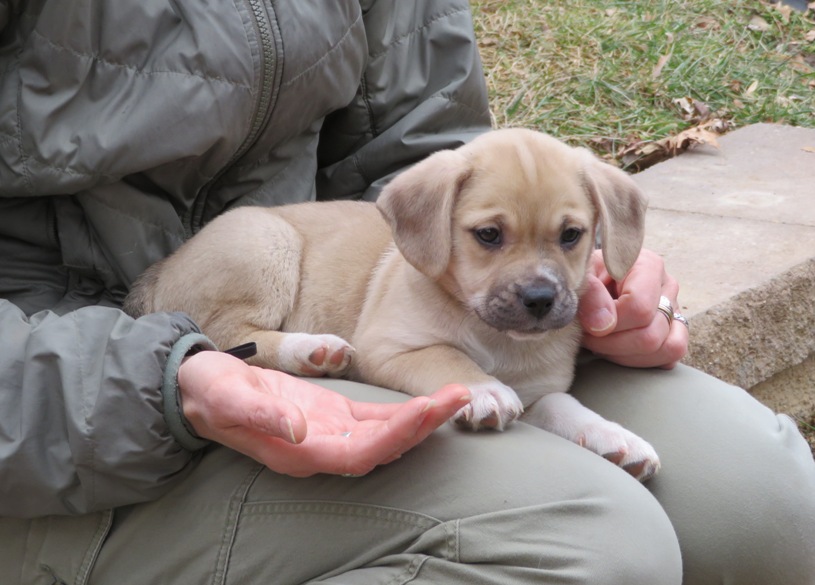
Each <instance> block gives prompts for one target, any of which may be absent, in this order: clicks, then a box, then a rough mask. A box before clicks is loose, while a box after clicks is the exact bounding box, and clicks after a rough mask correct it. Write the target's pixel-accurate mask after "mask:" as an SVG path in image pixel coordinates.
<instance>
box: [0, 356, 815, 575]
mask: <svg viewBox="0 0 815 585" xmlns="http://www.w3.org/2000/svg"><path fill="white" fill-rule="evenodd" d="M325 384H326V385H328V386H330V387H333V388H336V389H338V390H340V391H342V392H344V393H346V394H348V395H350V396H353V397H354V398H358V399H363V400H383V401H384V400H401V399H403V396H402V395H400V394H396V393H392V392H388V391H385V390H381V389H376V388H371V387H366V386H362V385H358V384H351V383H348V382H343V381H329V382H325ZM574 392H575V394H576V395H577V396H578V398H580V400H581V401H583V402H584V403H585V404H586V405H587V406H589V407H591V408H593V409H595V410H597V411H598V412H600V413H601V414H603V415H604V416H606V417H607V418H610V419H613V420H617V421H619V422H620V423H622V424H624V425H625V426H627V427H628V428H630V429H631V430H633V431H635V432H637V433H638V434H641V435H642V436H643V437H644V438H646V439H647V440H649V441H650V442H651V443H652V444H653V445H654V446H655V447H656V449H657V451H658V452H659V453H660V456H661V459H662V464H663V468H662V471H661V472H660V474H659V475H658V476H657V477H656V478H654V479H653V480H652V481H650V482H649V483H648V484H647V485H645V486H643V485H641V484H639V483H638V482H636V481H635V480H633V479H632V478H630V477H629V476H628V475H627V474H626V473H624V472H623V471H621V470H620V469H618V468H617V467H615V466H614V465H612V464H611V463H609V462H607V461H605V460H603V459H602V458H601V457H599V456H597V455H594V454H592V453H590V452H588V451H587V450H585V449H582V448H580V447H578V446H577V445H573V444H571V443H569V442H567V441H564V440H562V439H560V438H557V437H555V436H553V435H550V434H548V433H546V432H543V431H541V430H539V429H536V428H533V427H531V426H529V425H525V424H516V425H514V426H513V427H511V428H510V429H509V430H507V431H506V432H504V433H494V432H485V433H478V434H469V433H465V432H461V431H458V430H456V429H455V428H452V426H451V425H447V426H445V428H443V429H441V430H439V431H438V432H437V433H435V434H434V435H433V436H432V437H431V438H430V439H428V440H427V441H426V442H425V443H423V444H422V445H421V446H419V447H418V448H416V449H415V450H414V451H411V452H410V453H408V454H406V455H405V456H404V457H403V458H402V459H400V460H399V461H397V462H394V463H393V464H391V465H387V466H385V467H382V468H379V469H377V470H375V471H374V472H373V473H371V474H370V475H369V476H367V477H364V478H343V477H329V476H318V477H313V478H309V479H293V478H289V477H284V476H279V475H277V474H274V473H272V472H270V471H268V470H266V469H264V468H262V467H261V466H259V465H257V464H255V463H254V462H252V461H250V460H248V459H246V458H245V457H242V456H240V455H237V454H235V453H233V452H231V451H229V450H227V449H223V448H212V449H210V450H209V451H208V452H207V453H206V454H205V455H204V457H203V459H202V461H201V462H200V464H199V465H198V467H197V468H196V469H195V471H194V472H193V473H192V474H191V475H190V476H189V477H188V478H187V479H185V480H184V481H182V482H181V483H180V484H179V485H178V486H177V488H176V489H175V490H174V491H172V492H171V493H169V494H168V495H166V496H165V497H163V498H162V499H160V500H158V501H156V502H152V503H149V504H143V505H138V506H133V507H130V508H127V509H120V510H117V511H116V513H115V516H114V523H113V526H112V528H111V530H110V532H109V534H108V536H107V538H106V540H105V542H104V544H103V545H102V547H101V550H100V552H99V554H98V558H97V560H96V563H95V566H94V567H93V569H92V570H91V571H90V583H93V584H96V585H108V584H111V585H112V584H116V585H120V584H131V583H132V584H147V583H149V584H151V585H156V584H161V583H174V584H183V585H190V584H199V583H200V584H204V583H206V584H211V583H213V584H220V583H230V584H241V585H250V584H255V583H258V584H261V583H262V584H264V585H266V584H275V585H287V584H294V583H334V584H339V583H343V584H349V585H357V584H369V583H370V584H374V583H376V584H393V585H398V584H403V583H411V584H412V585H419V584H422V585H424V584H427V585H431V584H433V585H439V584H480V583H484V584H486V583H495V584H506V583H530V584H531V583H536V584H552V585H554V584H566V583H568V584H578V583H586V584H591V585H602V584H615V585H639V584H642V585H661V584H674V585H678V584H679V583H685V584H686V585H690V584H693V585H700V584H714V583H716V584H723V583H727V584H735V585H752V584H755V585H811V584H813V583H815V463H813V460H812V456H811V453H810V451H809V449H808V447H807V445H806V443H805V442H804V441H803V439H802V438H801V436H800V434H799V433H798V431H797V429H796V427H795V425H794V423H793V422H792V421H790V420H789V419H788V418H787V417H783V416H776V415H774V414H773V413H772V412H770V411H769V410H767V409H766V408H764V407H763V406H761V405H760V404H758V403H757V402H756V401H755V400H753V399H752V398H751V397H749V396H748V395H747V394H746V393H745V392H744V391H742V390H739V389H736V388H733V387H730V386H727V385H725V384H723V383H721V382H719V381H717V380H714V379H712V378H710V377H708V376H705V375H703V374H701V373H699V372H697V371H695V370H692V369H690V368H687V367H679V368H677V369H676V370H673V371H670V372H665V371H658V370H653V371H652V370H645V371H643V370H631V369H625V368H619V367H616V366H613V365H610V364H607V363H605V362H600V361H595V362H591V363H589V364H585V365H583V366H581V367H580V369H579V376H578V379H577V381H576V384H575V390H574ZM0 556H2V553H0ZM683 571H684V577H683Z"/></svg>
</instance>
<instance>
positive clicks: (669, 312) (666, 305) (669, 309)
mask: <svg viewBox="0 0 815 585" xmlns="http://www.w3.org/2000/svg"><path fill="white" fill-rule="evenodd" d="M657 311H659V312H660V313H662V314H663V315H665V318H666V319H667V320H668V327H670V326H671V325H672V324H673V320H674V307H673V305H672V304H671V299H669V298H668V297H666V296H665V295H662V296H661V297H659V306H657Z"/></svg>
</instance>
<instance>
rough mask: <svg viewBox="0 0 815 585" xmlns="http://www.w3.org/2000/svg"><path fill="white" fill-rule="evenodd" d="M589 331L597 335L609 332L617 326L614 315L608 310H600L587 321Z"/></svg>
mask: <svg viewBox="0 0 815 585" xmlns="http://www.w3.org/2000/svg"><path fill="white" fill-rule="evenodd" d="M586 321H587V325H588V326H589V330H590V331H593V332H595V333H602V332H604V331H608V330H609V329H611V328H612V327H614V325H616V324H617V321H616V319H615V318H614V315H613V314H612V313H611V311H609V310H608V309H606V308H603V309H598V310H597V311H595V312H594V313H592V314H591V315H589V316H588V318H587V319H586Z"/></svg>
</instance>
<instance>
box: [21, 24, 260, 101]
mask: <svg viewBox="0 0 815 585" xmlns="http://www.w3.org/2000/svg"><path fill="white" fill-rule="evenodd" d="M32 34H33V35H35V36H37V37H38V38H40V39H42V41H43V42H45V43H46V44H47V45H48V46H49V47H51V48H53V49H55V50H57V51H60V52H63V53H68V54H69V55H73V56H74V57H79V58H82V59H89V60H91V61H95V62H97V63H101V64H103V65H110V66H111V67H116V68H119V69H126V70H128V71H132V72H133V73H135V74H137V75H144V76H151V75H181V76H183V77H193V78H196V79H204V80H206V81H215V82H218V83H225V84H228V85H231V86H234V87H241V88H243V89H251V87H250V86H249V84H247V83H241V82H239V81H234V80H232V79H228V78H226V77H216V76H212V75H207V74H205V73H199V72H196V71H176V70H173V69H153V70H145V69H140V68H138V67H136V66H134V65H130V64H127V63H117V62H116V61H111V60H109V59H103V58H102V57H100V56H99V55H95V54H93V53H83V52H82V51H77V50H75V49H72V48H70V47H66V46H64V45H60V44H59V43H56V42H54V41H53V40H52V39H50V38H48V37H46V36H45V35H43V34H42V33H40V32H38V31H37V30H36V29H35V30H34V31H32Z"/></svg>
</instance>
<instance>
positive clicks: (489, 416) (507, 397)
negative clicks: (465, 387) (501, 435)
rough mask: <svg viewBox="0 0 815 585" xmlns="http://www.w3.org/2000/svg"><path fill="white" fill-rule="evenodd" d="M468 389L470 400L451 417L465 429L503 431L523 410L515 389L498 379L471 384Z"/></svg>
mask: <svg viewBox="0 0 815 585" xmlns="http://www.w3.org/2000/svg"><path fill="white" fill-rule="evenodd" d="M469 390H470V394H471V395H472V400H471V401H470V403H469V404H468V405H467V406H465V407H463V408H461V409H460V410H459V411H458V412H457V413H456V414H455V415H453V418H452V421H453V422H454V423H456V424H457V425H459V426H461V427H464V428H466V429H469V430H472V431H478V430H481V429H494V430H497V431H503V430H504V427H505V426H506V425H508V424H509V423H511V422H513V421H514V420H515V419H517V418H518V417H519V416H521V413H523V411H524V405H523V404H522V403H521V400H520V398H518V395H517V394H516V393H515V391H514V390H513V389H512V388H510V387H509V386H507V385H505V384H502V383H501V382H499V381H498V380H495V381H494V382H483V383H480V384H473V385H471V386H469Z"/></svg>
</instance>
